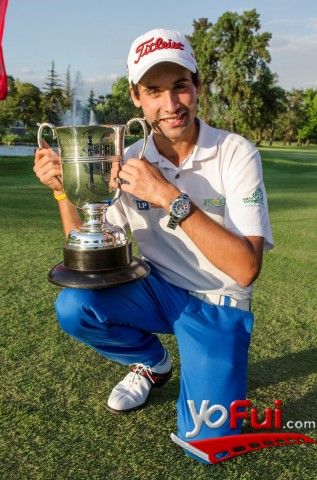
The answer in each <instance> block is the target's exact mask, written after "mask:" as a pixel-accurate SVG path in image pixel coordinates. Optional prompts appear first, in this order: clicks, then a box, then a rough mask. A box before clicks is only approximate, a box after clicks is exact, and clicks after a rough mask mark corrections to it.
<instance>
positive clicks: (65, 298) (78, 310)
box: [55, 288, 91, 338]
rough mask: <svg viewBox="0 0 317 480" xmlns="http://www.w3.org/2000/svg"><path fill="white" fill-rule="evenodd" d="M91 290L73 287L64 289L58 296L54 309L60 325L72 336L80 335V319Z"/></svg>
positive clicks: (84, 312)
mask: <svg viewBox="0 0 317 480" xmlns="http://www.w3.org/2000/svg"><path fill="white" fill-rule="evenodd" d="M90 297H91V292H90V291H89V290H80V289H75V288H67V289H64V290H63V291H62V292H61V293H60V294H59V296H58V298H57V300H56V303H55V309H56V314H57V319H58V322H59V325H60V327H61V328H62V330H64V332H66V333H68V334H69V335H72V336H74V337H77V338H78V337H80V332H81V330H82V326H81V324H82V320H83V317H84V316H85V315H86V311H87V308H85V306H86V307H87V305H90V304H91V302H90V300H91V299H90Z"/></svg>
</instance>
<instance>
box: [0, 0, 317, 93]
mask: <svg viewBox="0 0 317 480" xmlns="http://www.w3.org/2000/svg"><path fill="white" fill-rule="evenodd" d="M254 8H255V9H256V10H257V12H258V13H259V14H260V22H261V32H270V33H271V34H272V39H271V41H270V47H269V51H270V54H271V58H272V60H271V63H270V68H271V70H272V71H273V72H274V73H276V74H277V75H278V83H279V85H281V86H282V87H283V88H285V89H287V90H290V89H292V88H303V89H306V88H311V87H313V88H317V1H316V0H296V1H295V0H253V1H251V0H237V1H235V0H218V1H215V0H196V1H193V0H180V1H172V0H157V1H156V2H150V1H149V0H134V1H131V0H119V1H116V0H89V1H88V2H86V1H81V0H53V1H47V0H46V1H45V0H44V1H43V0H41V1H40V0H9V3H8V9H7V15H6V24H5V30H4V35H3V41H2V46H3V53H4V61H5V66H6V71H7V74H8V75H12V76H13V77H14V78H15V79H19V80H20V81H21V82H29V83H32V84H33V85H36V86H38V87H40V88H41V89H42V88H43V86H44V82H45V78H46V77H47V75H48V72H49V70H50V68H51V65H52V61H54V62H55V70H56V72H57V73H58V74H59V75H60V79H61V81H64V79H65V75H66V71H67V68H68V66H70V71H71V76H72V81H73V84H76V83H77V84H78V85H80V92H81V94H82V95H86V96H88V93H89V91H90V89H93V90H94V92H95V95H96V96H99V95H105V94H107V93H110V92H111V86H112V84H113V83H114V82H115V81H116V80H117V78H118V77H120V76H123V75H126V58H127V56H128V52H129V48H130V45H131V43H132V41H133V40H134V39H135V38H136V37H137V36H139V35H141V34H142V33H145V32H146V31H148V30H151V29H153V28H157V27H159V28H168V29H173V30H178V31H180V32H182V33H183V34H188V35H191V34H192V32H193V20H198V19H199V18H203V17H205V18H207V19H208V20H209V21H210V22H212V23H215V22H216V21H217V20H218V18H219V17H220V16H221V15H222V14H223V13H225V12H228V11H236V12H238V13H243V12H244V11H246V10H251V9H254ZM79 80H80V81H79ZM86 98H87V97H86Z"/></svg>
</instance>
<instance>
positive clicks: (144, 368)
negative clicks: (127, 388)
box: [130, 363, 155, 383]
mask: <svg viewBox="0 0 317 480" xmlns="http://www.w3.org/2000/svg"><path fill="white" fill-rule="evenodd" d="M130 367H132V372H131V373H133V374H134V375H133V378H132V379H131V382H134V379H135V377H136V376H137V377H138V380H140V378H141V377H144V376H146V377H147V378H149V379H150V380H151V382H152V383H155V382H154V380H153V379H152V376H151V375H152V373H153V371H152V369H151V367H149V366H148V365H143V363H131V364H130Z"/></svg>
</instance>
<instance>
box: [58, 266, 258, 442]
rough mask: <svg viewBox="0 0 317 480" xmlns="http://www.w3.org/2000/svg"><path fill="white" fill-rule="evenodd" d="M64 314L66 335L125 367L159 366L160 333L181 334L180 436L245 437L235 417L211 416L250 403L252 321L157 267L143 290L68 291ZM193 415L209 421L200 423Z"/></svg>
mask: <svg viewBox="0 0 317 480" xmlns="http://www.w3.org/2000/svg"><path fill="white" fill-rule="evenodd" d="M56 311H57V317H58V320H59V323H60V325H61V328H62V329H63V330H64V331H65V332H67V333H68V334H70V335H71V336H73V337H75V338H76V339H77V340H79V341H81V342H84V343H86V344H87V345H89V346H90V347H92V348H94V349H95V350H96V351H97V352H99V353H100V354H101V355H103V356H105V357H106V358H108V359H110V360H113V361H115V362H120V363H122V364H124V365H128V364H131V363H143V364H145V365H149V366H150V367H151V366H154V365H155V364H156V363H158V362H159V361H160V360H161V359H162V358H163V355H164V350H163V346H162V344H161V342H160V340H159V338H158V336H157V335H156V333H158V334H166V333H168V334H174V335H175V336H176V339H177V343H178V348H179V355H180V361H181V371H180V378H181V383H180V394H179V398H178V402H177V413H178V436H179V437H180V438H181V439H182V440H184V441H186V440H187V441H190V440H200V439H205V438H211V437H219V436H224V435H230V434H237V433H240V430H241V425H240V426H239V427H238V428H237V429H230V426H229V420H230V419H229V414H228V418H227V419H226V421H222V420H224V418H225V416H224V415H223V412H221V411H219V410H217V409H216V410H215V411H214V410H213V409H211V410H209V412H212V414H211V415H210V418H208V414H209V413H208V412H207V411H206V408H207V407H208V409H209V408H210V407H212V406H213V405H220V406H223V407H225V409H227V411H228V413H229V407H230V404H231V402H232V401H234V400H243V399H245V398H246V388H247V364H248V348H249V343H250V336H251V330H252V325H253V314H252V313H250V312H245V311H243V310H239V309H236V308H230V307H225V306H216V305H211V304H207V303H205V302H202V301H201V300H199V299H198V298H196V297H193V296H191V295H189V294H188V293H187V292H186V291H185V290H183V289H181V288H178V287H175V286H173V285H170V284H169V283H167V282H166V281H165V280H164V279H163V278H162V277H161V275H160V274H159V273H158V272H157V271H156V270H155V269H154V268H153V267H152V270H151V273H150V275H148V277H147V278H145V279H143V280H139V281H137V282H133V283H128V284H124V285H120V286H116V287H113V288H108V289H101V290H79V289H78V290H77V289H65V290H63V291H62V292H61V293H60V295H59V297H58V299H57V302H56ZM166 388H168V386H167V387H166ZM203 402H204V408H203V409H202V410H201V408H202V406H203ZM204 409H205V410H204ZM193 412H194V413H196V414H197V415H198V417H199V414H200V413H204V414H202V415H200V417H199V418H200V420H199V418H198V420H199V421H197V418H196V421H195V415H193ZM197 415H196V417H197ZM219 423H221V425H218V424H219ZM193 435H194V437H193Z"/></svg>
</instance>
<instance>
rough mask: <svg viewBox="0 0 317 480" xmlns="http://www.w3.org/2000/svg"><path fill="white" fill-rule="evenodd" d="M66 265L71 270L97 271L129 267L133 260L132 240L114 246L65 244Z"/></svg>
mask: <svg viewBox="0 0 317 480" xmlns="http://www.w3.org/2000/svg"><path fill="white" fill-rule="evenodd" d="M63 251H64V265H65V267H66V268H70V269H71V270H79V271H84V272H97V271H104V270H110V269H113V268H121V267H127V266H128V265H130V263H131V262H132V260H133V257H132V242H131V241H129V242H128V243H127V244H125V245H118V246H116V247H112V248H107V247H105V248H87V249H85V248H83V249H81V248H74V247H70V246H69V245H67V244H66V245H64V249H63Z"/></svg>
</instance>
